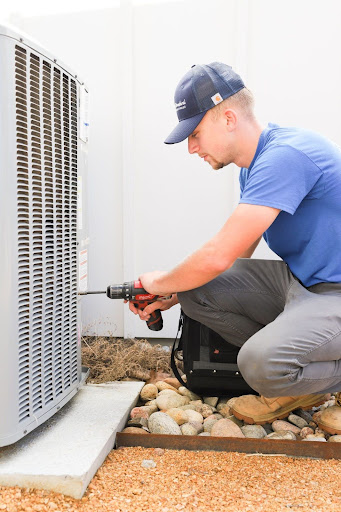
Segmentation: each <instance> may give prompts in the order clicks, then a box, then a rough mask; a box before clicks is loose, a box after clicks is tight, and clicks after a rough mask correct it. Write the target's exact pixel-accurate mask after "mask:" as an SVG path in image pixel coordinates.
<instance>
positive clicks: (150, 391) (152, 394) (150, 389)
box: [140, 384, 158, 402]
mask: <svg viewBox="0 0 341 512" xmlns="http://www.w3.org/2000/svg"><path fill="white" fill-rule="evenodd" d="M157 394H158V389H157V387H156V386H155V384H146V385H145V386H143V388H142V389H141V392H140V397H141V400H143V401H144V402H146V401H147V400H154V398H156V397H157Z"/></svg>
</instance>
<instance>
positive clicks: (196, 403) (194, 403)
mask: <svg viewBox="0 0 341 512" xmlns="http://www.w3.org/2000/svg"><path fill="white" fill-rule="evenodd" d="M189 403H190V404H191V405H194V406H195V407H198V406H199V405H202V404H203V403H204V402H203V401H202V400H190V401H189Z"/></svg>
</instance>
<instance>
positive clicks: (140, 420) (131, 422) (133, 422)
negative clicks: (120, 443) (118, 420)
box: [127, 418, 148, 427]
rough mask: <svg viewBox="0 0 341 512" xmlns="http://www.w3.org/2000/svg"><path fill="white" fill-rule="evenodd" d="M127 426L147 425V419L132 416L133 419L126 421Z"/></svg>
mask: <svg viewBox="0 0 341 512" xmlns="http://www.w3.org/2000/svg"><path fill="white" fill-rule="evenodd" d="M127 427H148V419H147V418H134V419H132V420H129V421H128V423H127Z"/></svg>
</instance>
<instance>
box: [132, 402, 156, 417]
mask: <svg viewBox="0 0 341 512" xmlns="http://www.w3.org/2000/svg"><path fill="white" fill-rule="evenodd" d="M150 415H151V410H150V409H149V407H146V406H144V405H142V407H134V408H133V409H132V410H131V411H130V417H131V419H134V418H149V416H150Z"/></svg>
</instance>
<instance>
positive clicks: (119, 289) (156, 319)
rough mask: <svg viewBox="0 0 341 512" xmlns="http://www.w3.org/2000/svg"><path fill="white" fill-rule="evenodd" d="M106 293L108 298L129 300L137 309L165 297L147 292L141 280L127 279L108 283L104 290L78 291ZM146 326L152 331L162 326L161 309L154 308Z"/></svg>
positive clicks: (85, 293)
mask: <svg viewBox="0 0 341 512" xmlns="http://www.w3.org/2000/svg"><path fill="white" fill-rule="evenodd" d="M96 293H106V294H107V297H109V298H110V299H125V300H129V301H131V302H132V303H133V304H134V306H135V307H136V308H137V309H141V310H143V309H144V308H145V307H146V306H148V304H152V303H153V302H155V301H157V300H160V299H166V298H168V297H164V296H161V295H153V294H151V293H148V292H147V291H146V290H145V289H144V288H143V287H142V284H141V281H127V282H125V283H123V284H110V285H109V286H108V287H107V291H106V292H105V291H104V292H80V295H88V294H96ZM146 323H147V326H148V328H149V329H151V330H152V331H160V330H161V329H162V327H163V320H162V316H161V311H160V310H159V309H156V310H155V311H153V312H152V313H151V314H150V318H149V319H148V320H147V322H146Z"/></svg>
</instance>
